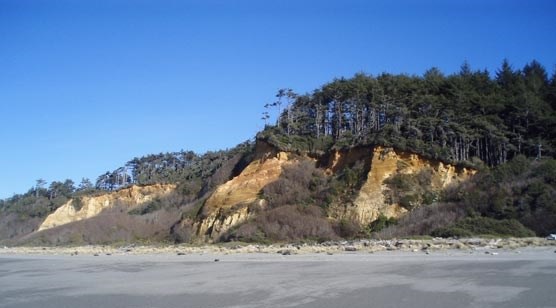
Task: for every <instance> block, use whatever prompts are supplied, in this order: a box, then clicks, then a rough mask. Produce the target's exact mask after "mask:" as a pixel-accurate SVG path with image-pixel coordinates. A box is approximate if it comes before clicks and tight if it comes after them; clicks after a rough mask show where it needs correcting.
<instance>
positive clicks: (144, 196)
mask: <svg viewBox="0 0 556 308" xmlns="http://www.w3.org/2000/svg"><path fill="white" fill-rule="evenodd" d="M175 189H176V185H173V184H155V185H148V186H136V185H134V186H131V187H129V188H124V189H121V190H118V191H115V192H112V193H107V194H104V195H100V196H93V197H89V196H85V197H82V199H81V204H82V207H81V208H80V209H79V210H76V209H75V207H74V206H73V202H74V200H73V199H70V200H69V201H68V202H66V203H65V204H64V205H62V206H60V207H59V208H58V209H57V210H56V211H54V213H52V214H50V215H48V216H47V217H46V219H45V220H44V222H43V223H42V224H41V225H40V226H39V229H38V231H41V230H46V229H50V228H54V227H57V226H61V225H64V224H67V223H70V222H74V221H79V220H83V219H88V218H92V217H95V216H97V215H98V214H100V212H102V211H103V210H105V209H108V208H111V207H114V206H115V205H118V206H126V207H129V208H131V207H135V206H139V205H141V204H143V203H145V202H149V201H151V200H153V199H154V198H156V197H161V196H164V195H167V194H169V193H170V192H173V191H174V190H175Z"/></svg>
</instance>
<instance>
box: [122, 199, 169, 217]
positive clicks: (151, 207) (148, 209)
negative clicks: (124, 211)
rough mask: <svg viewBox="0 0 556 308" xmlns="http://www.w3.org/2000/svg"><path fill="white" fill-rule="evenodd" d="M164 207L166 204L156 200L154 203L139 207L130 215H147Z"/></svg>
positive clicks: (130, 212)
mask: <svg viewBox="0 0 556 308" xmlns="http://www.w3.org/2000/svg"><path fill="white" fill-rule="evenodd" d="M163 207H164V204H163V202H162V200H161V199H160V198H154V199H153V200H152V201H150V202H147V203H146V204H143V205H141V206H140V207H137V208H135V209H133V210H131V211H129V212H128V213H129V214H131V215H145V214H149V213H152V212H155V211H158V210H160V209H162V208H163Z"/></svg>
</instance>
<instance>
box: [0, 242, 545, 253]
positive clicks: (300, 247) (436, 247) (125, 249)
mask: <svg viewBox="0 0 556 308" xmlns="http://www.w3.org/2000/svg"><path fill="white" fill-rule="evenodd" d="M527 246H529V247H554V248H556V241H549V240H546V239H545V238H504V239H495V240H491V239H480V238H473V239H440V238H434V239H400V240H396V239H394V240H372V239H363V240H353V241H328V242H323V243H302V244H299V243H292V244H270V245H262V244H234V243H230V244H223V245H202V246H201V245H199V246H195V245H190V244H183V245H167V246H140V245H126V246H120V247H111V246H93V245H91V246H80V247H8V248H4V249H0V254H6V255H8V254H36V255H49V254H66V255H72V256H74V255H78V254H83V255H93V254H95V253H98V254H99V255H100V254H106V255H111V254H112V255H128V254H133V255H135V254H174V255H175V254H178V255H182V254H187V255H190V254H216V255H226V254H239V253H277V254H283V253H284V255H288V252H289V254H292V255H293V254H317V253H322V254H335V253H343V252H352V253H373V252H387V251H388V252H392V253H394V252H397V251H400V252H404V251H407V252H411V251H413V252H423V253H426V252H429V253H433V252H435V251H450V250H460V251H467V252H469V253H473V252H480V253H484V252H485V251H488V252H496V251H497V250H510V251H514V252H515V251H517V250H519V249H520V248H522V247H527ZM551 251H552V250H551ZM180 253H182V254H180Z"/></svg>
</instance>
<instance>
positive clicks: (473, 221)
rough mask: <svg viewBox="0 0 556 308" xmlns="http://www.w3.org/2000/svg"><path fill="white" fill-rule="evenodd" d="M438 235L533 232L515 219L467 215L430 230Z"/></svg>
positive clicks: (501, 234) (455, 235)
mask: <svg viewBox="0 0 556 308" xmlns="http://www.w3.org/2000/svg"><path fill="white" fill-rule="evenodd" d="M431 235H432V236H439V237H470V236H477V235H493V236H501V237H510V236H512V237H529V236H535V233H534V232H533V231H531V230H529V229H527V228H526V227H525V226H523V225H522V224H521V223H520V222H519V221H517V220H515V219H502V220H496V219H493V218H489V217H468V218H465V219H463V220H460V221H458V222H457V223H456V224H454V225H452V226H449V227H443V228H438V229H436V230H434V231H433V232H431Z"/></svg>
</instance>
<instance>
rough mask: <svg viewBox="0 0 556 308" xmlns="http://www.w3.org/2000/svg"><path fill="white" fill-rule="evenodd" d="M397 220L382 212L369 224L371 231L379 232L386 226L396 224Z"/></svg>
mask: <svg viewBox="0 0 556 308" xmlns="http://www.w3.org/2000/svg"><path fill="white" fill-rule="evenodd" d="M397 222H398V220H397V219H395V218H393V217H390V218H389V217H386V216H385V215H384V214H380V215H379V216H378V218H377V219H376V220H375V221H373V222H372V223H371V224H370V225H369V231H370V232H378V231H381V230H382V229H384V228H386V227H389V226H392V225H395V224H396V223H397Z"/></svg>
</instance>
